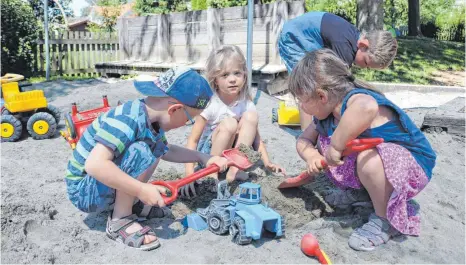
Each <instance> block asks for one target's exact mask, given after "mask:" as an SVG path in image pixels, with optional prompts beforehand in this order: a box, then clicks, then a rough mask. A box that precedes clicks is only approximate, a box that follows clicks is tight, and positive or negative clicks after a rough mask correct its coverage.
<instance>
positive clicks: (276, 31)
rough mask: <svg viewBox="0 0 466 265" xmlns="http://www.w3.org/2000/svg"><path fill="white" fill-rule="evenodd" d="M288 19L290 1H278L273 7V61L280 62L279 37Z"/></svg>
mask: <svg viewBox="0 0 466 265" xmlns="http://www.w3.org/2000/svg"><path fill="white" fill-rule="evenodd" d="M287 20H288V3H287V2H285V1H276V2H274V3H273V9H272V43H273V49H272V54H271V56H270V57H271V62H272V63H277V64H278V63H280V55H279V53H278V38H279V37H280V33H281V30H282V28H283V24H285V21H287Z"/></svg>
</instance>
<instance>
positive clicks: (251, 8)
mask: <svg viewBox="0 0 466 265" xmlns="http://www.w3.org/2000/svg"><path fill="white" fill-rule="evenodd" d="M253 20H254V0H248V42H247V55H246V56H247V61H246V62H247V67H248V87H249V88H251V84H252V22H253Z"/></svg>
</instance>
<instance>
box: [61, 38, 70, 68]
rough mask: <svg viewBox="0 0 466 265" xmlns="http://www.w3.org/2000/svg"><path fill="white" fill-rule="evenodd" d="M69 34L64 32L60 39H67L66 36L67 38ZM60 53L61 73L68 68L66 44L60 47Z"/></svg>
mask: <svg viewBox="0 0 466 265" xmlns="http://www.w3.org/2000/svg"><path fill="white" fill-rule="evenodd" d="M69 34H70V32H69V31H66V32H64V33H63V35H62V39H68V36H69ZM62 49H63V50H62V52H63V71H65V70H66V69H68V68H69V66H68V62H69V60H68V44H63V46H62Z"/></svg>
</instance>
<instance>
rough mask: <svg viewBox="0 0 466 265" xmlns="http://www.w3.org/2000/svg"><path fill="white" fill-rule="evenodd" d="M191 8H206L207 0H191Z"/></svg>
mask: <svg viewBox="0 0 466 265" xmlns="http://www.w3.org/2000/svg"><path fill="white" fill-rule="evenodd" d="M191 8H192V10H206V9H207V0H191Z"/></svg>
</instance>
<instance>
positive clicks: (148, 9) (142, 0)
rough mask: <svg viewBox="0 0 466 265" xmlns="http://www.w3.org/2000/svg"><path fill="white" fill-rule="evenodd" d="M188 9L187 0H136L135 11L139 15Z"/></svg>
mask: <svg viewBox="0 0 466 265" xmlns="http://www.w3.org/2000/svg"><path fill="white" fill-rule="evenodd" d="M186 10H188V7H187V5H186V1H185V0H159V1H154V0H136V4H135V5H134V11H135V12H136V13H137V14H138V15H139V16H147V15H150V14H168V13H170V12H183V11H186Z"/></svg>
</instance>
